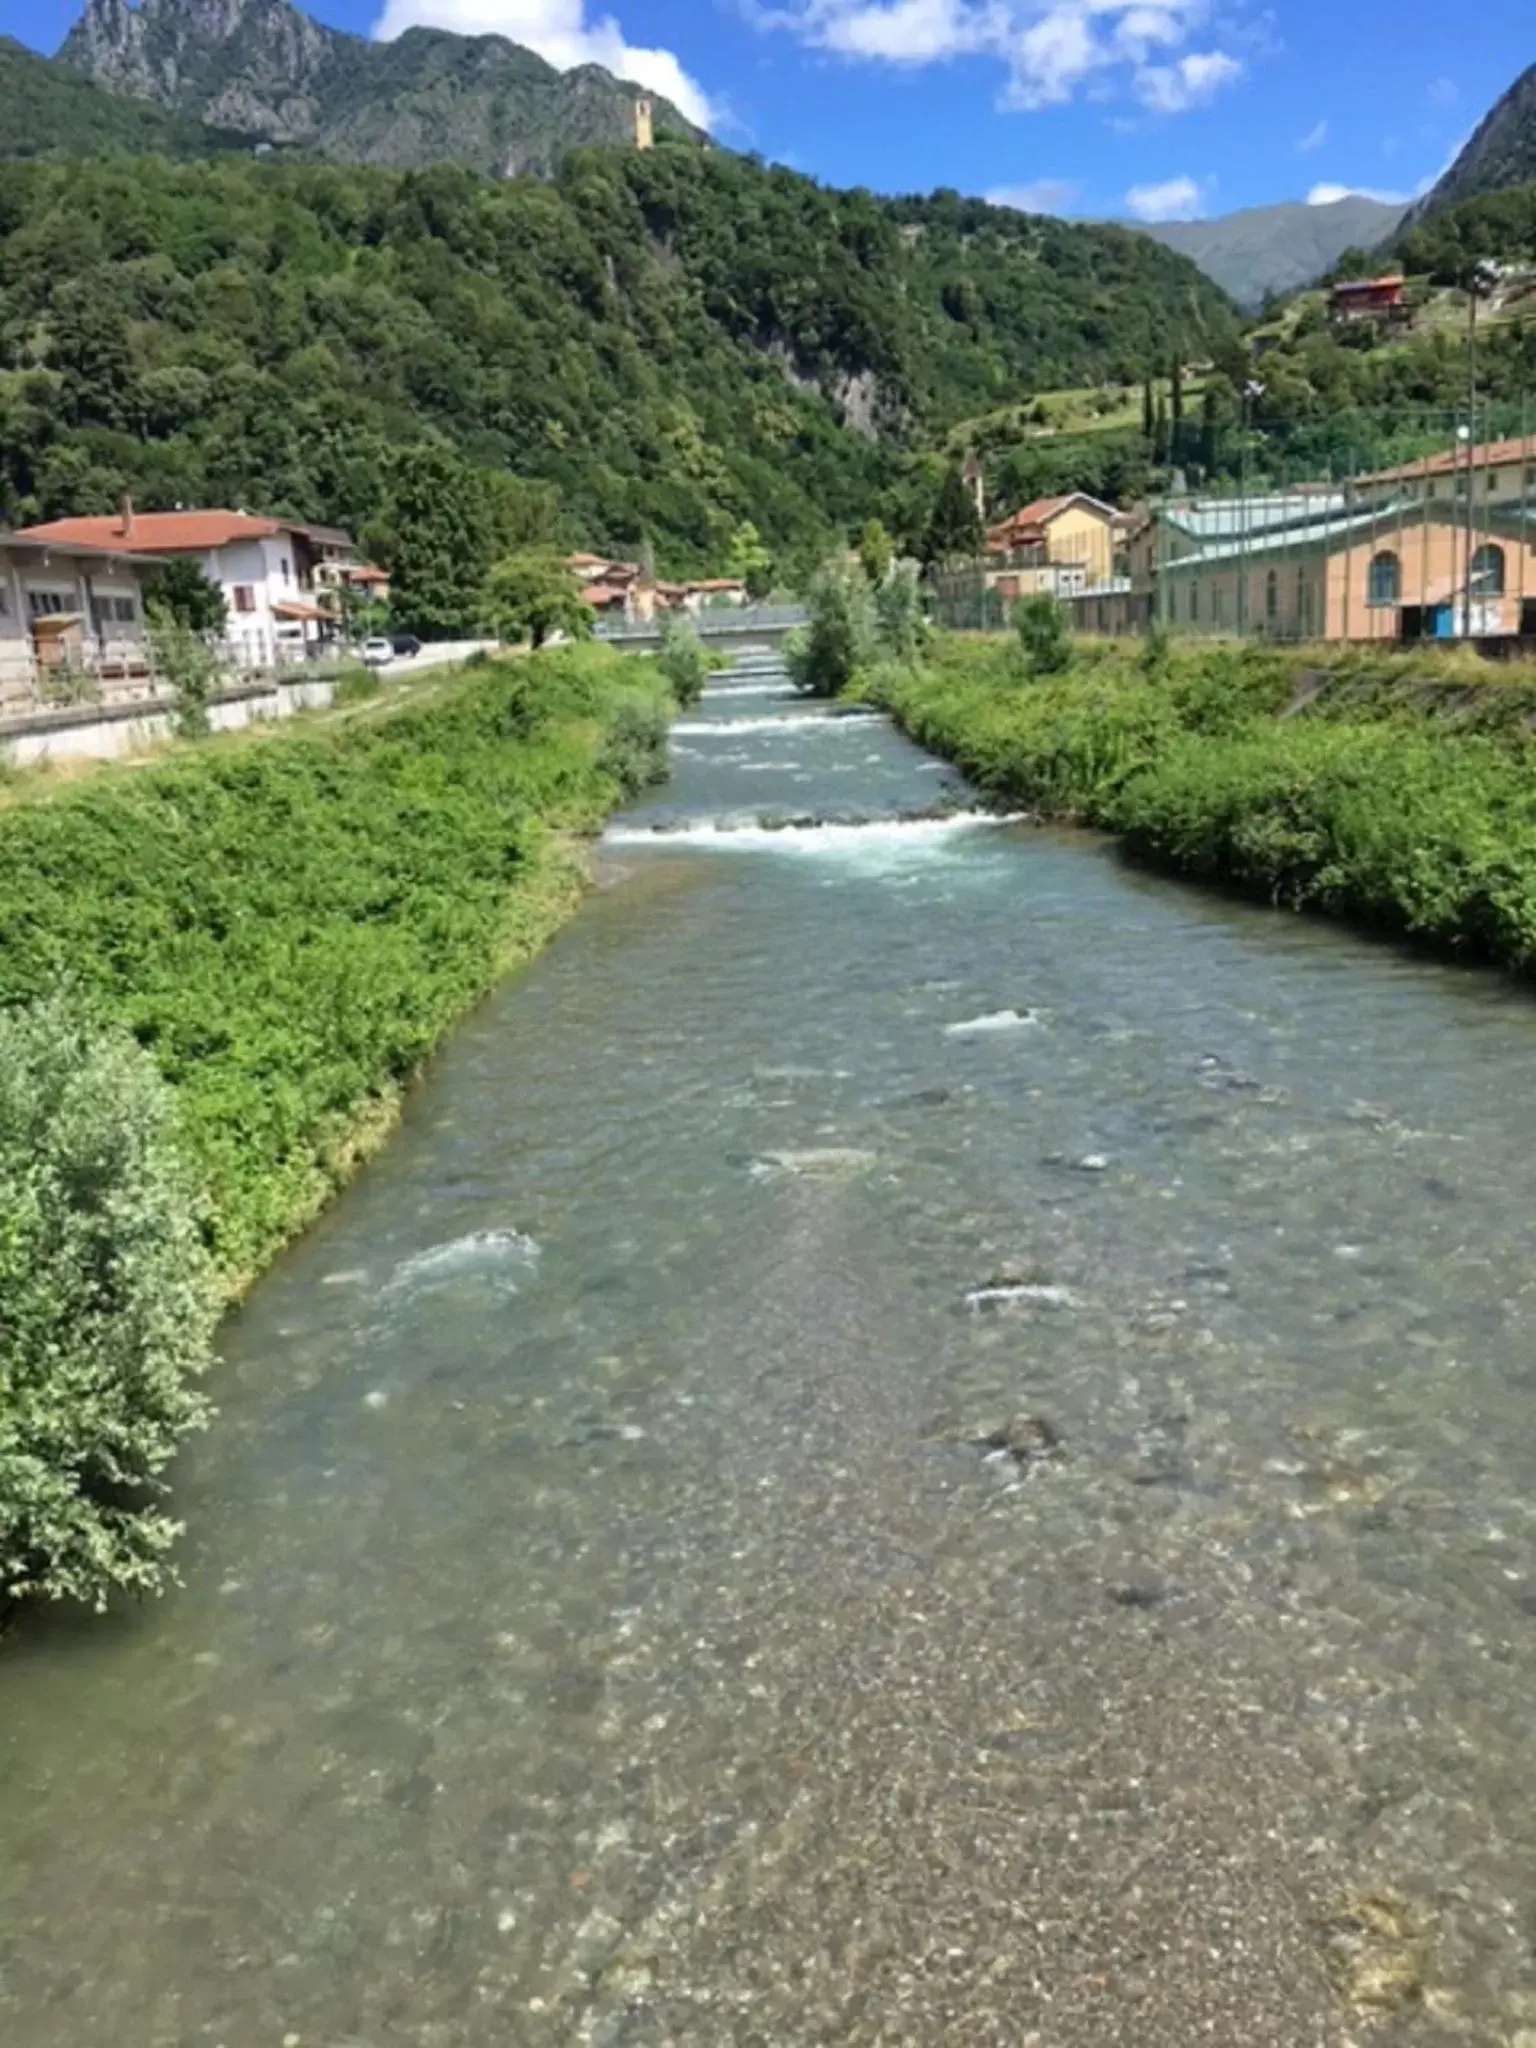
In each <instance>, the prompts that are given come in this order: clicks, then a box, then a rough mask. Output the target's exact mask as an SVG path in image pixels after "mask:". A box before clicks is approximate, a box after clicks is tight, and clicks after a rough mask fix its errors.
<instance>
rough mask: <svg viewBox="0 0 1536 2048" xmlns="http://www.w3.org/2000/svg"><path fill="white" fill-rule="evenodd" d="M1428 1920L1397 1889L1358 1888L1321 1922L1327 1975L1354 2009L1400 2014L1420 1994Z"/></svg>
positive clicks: (1420, 1997)
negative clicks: (1363, 1890)
mask: <svg viewBox="0 0 1536 2048" xmlns="http://www.w3.org/2000/svg"><path fill="white" fill-rule="evenodd" d="M1428 1934H1429V1929H1428V1924H1427V1921H1426V1919H1425V1916H1424V1914H1423V1913H1422V1911H1421V1910H1420V1909H1419V1908H1418V1907H1417V1906H1415V1905H1414V1904H1413V1903H1412V1902H1411V1901H1410V1900H1408V1899H1405V1898H1402V1897H1401V1896H1400V1895H1399V1894H1398V1893H1396V1892H1390V1891H1369V1892H1356V1893H1353V1894H1351V1895H1350V1896H1349V1897H1347V1898H1345V1899H1344V1900H1342V1901H1341V1903H1340V1906H1339V1909H1338V1911H1337V1912H1336V1913H1335V1914H1334V1915H1333V1916H1332V1917H1331V1918H1330V1919H1329V1920H1328V1921H1327V1922H1325V1923H1324V1927H1323V1937H1324V1946H1325V1952H1326V1955H1327V1959H1328V1968H1329V1973H1330V1975H1331V1976H1332V1977H1333V1980H1334V1982H1335V1984H1336V1985H1337V1986H1338V1989H1339V1992H1340V1994H1341V1995H1342V1996H1343V1998H1344V1999H1345V2001H1346V2002H1347V2003H1348V2004H1349V2005H1351V2006H1353V2007H1354V2008H1355V2010H1356V2011H1357V2012H1365V2013H1389V2012H1399V2011H1401V2010H1402V2008H1403V2007H1404V2006H1408V2005H1415V2004H1417V2003H1418V2002H1419V2000H1420V1999H1422V1997H1423V1996H1424V1976H1425V1970H1426V1967H1427V1963H1428Z"/></svg>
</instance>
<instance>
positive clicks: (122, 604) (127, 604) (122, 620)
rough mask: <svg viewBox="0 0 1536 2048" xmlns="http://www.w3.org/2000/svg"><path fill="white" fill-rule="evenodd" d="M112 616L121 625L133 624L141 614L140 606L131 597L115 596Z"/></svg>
mask: <svg viewBox="0 0 1536 2048" xmlns="http://www.w3.org/2000/svg"><path fill="white" fill-rule="evenodd" d="M112 616H113V618H114V619H116V620H117V622H118V624H119V625H120V626H131V625H132V624H133V622H134V620H135V619H136V618H137V617H138V616H139V607H138V605H137V603H136V602H135V600H134V599H133V598H131V597H114V598H113V600H112Z"/></svg>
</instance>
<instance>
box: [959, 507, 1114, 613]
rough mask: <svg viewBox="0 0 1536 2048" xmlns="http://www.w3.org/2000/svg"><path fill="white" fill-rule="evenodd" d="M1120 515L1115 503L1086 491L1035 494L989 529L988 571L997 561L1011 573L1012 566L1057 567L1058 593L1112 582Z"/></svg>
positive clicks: (1019, 593) (1004, 571) (1001, 569)
mask: <svg viewBox="0 0 1536 2048" xmlns="http://www.w3.org/2000/svg"><path fill="white" fill-rule="evenodd" d="M1119 519H1120V515H1119V514H1118V513H1117V512H1116V510H1115V508H1114V506H1113V505H1105V504H1103V503H1101V501H1100V500H1099V499H1097V498H1090V497H1089V495H1088V493H1087V492H1086V491H1069V492H1067V493H1065V495H1063V496H1061V497H1059V498H1036V499H1035V500H1034V502H1033V503H1032V504H1029V505H1023V506H1021V507H1020V508H1019V510H1018V511H1017V512H1015V513H1014V514H1013V516H1012V517H1011V518H1009V519H1005V520H1004V521H1003V522H1002V524H1001V525H999V526H994V527H993V528H991V530H990V531H989V532H988V534H987V567H988V570H989V571H990V570H992V568H993V566H994V564H996V566H997V569H998V571H999V573H1000V574H1001V575H1003V576H1006V574H1007V572H1008V570H1009V569H1010V568H1012V567H1018V568H1021V569H1022V568H1030V569H1039V568H1049V569H1051V570H1053V571H1054V572H1055V576H1054V578H1053V579H1050V580H1051V581H1052V583H1053V587H1054V588H1055V589H1056V592H1057V594H1058V595H1066V594H1068V593H1070V592H1071V591H1073V590H1082V589H1086V588H1088V587H1090V586H1091V585H1093V584H1096V583H1108V582H1109V581H1110V579H1111V577H1112V576H1113V575H1114V573H1115V547H1116V541H1117V538H1118V533H1119ZM1037 587H1042V586H1040V585H1037ZM1004 594H1005V595H1013V596H1023V595H1027V594H1028V593H1027V592H1025V591H1022V590H1019V591H1014V592H1011V593H1009V592H1005V593H1004Z"/></svg>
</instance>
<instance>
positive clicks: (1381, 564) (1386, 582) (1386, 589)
mask: <svg viewBox="0 0 1536 2048" xmlns="http://www.w3.org/2000/svg"><path fill="white" fill-rule="evenodd" d="M1402 595H1403V565H1402V563H1401V562H1400V561H1399V560H1398V559H1397V557H1396V555H1394V554H1393V553H1392V551H1391V549H1390V548H1386V549H1383V550H1382V552H1381V553H1380V554H1379V555H1377V556H1375V557H1374V558H1373V560H1372V562H1371V581H1370V595H1369V596H1368V597H1367V598H1366V603H1367V604H1398V603H1400V602H1401V600H1402Z"/></svg>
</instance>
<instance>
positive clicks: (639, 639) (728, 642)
mask: <svg viewBox="0 0 1536 2048" xmlns="http://www.w3.org/2000/svg"><path fill="white" fill-rule="evenodd" d="M687 617H688V624H689V625H690V626H692V628H693V630H694V631H695V632H696V633H697V634H698V636H699V638H700V639H701V640H707V641H708V642H709V643H710V645H711V646H715V647H747V646H752V645H758V646H768V647H777V646H779V645H781V643H782V642H783V639H784V636H785V634H786V633H792V632H793V631H794V629H795V627H796V626H803V625H804V624H805V611H804V608H803V607H802V606H800V605H797V604H748V605H732V606H725V605H721V606H719V607H718V608H716V609H715V610H712V611H705V612H690V613H689V614H688V615H687ZM596 631H597V637H598V639H599V640H607V641H609V642H611V643H612V645H614V646H615V647H636V648H647V647H659V646H660V645H661V621H660V620H659V619H652V620H651V621H650V622H649V623H648V624H645V625H641V624H639V623H636V622H632V621H630V620H628V619H626V620H624V621H623V622H622V623H621V622H619V621H617V620H609V619H600V620H599V621H598V624H597V629H596Z"/></svg>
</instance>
